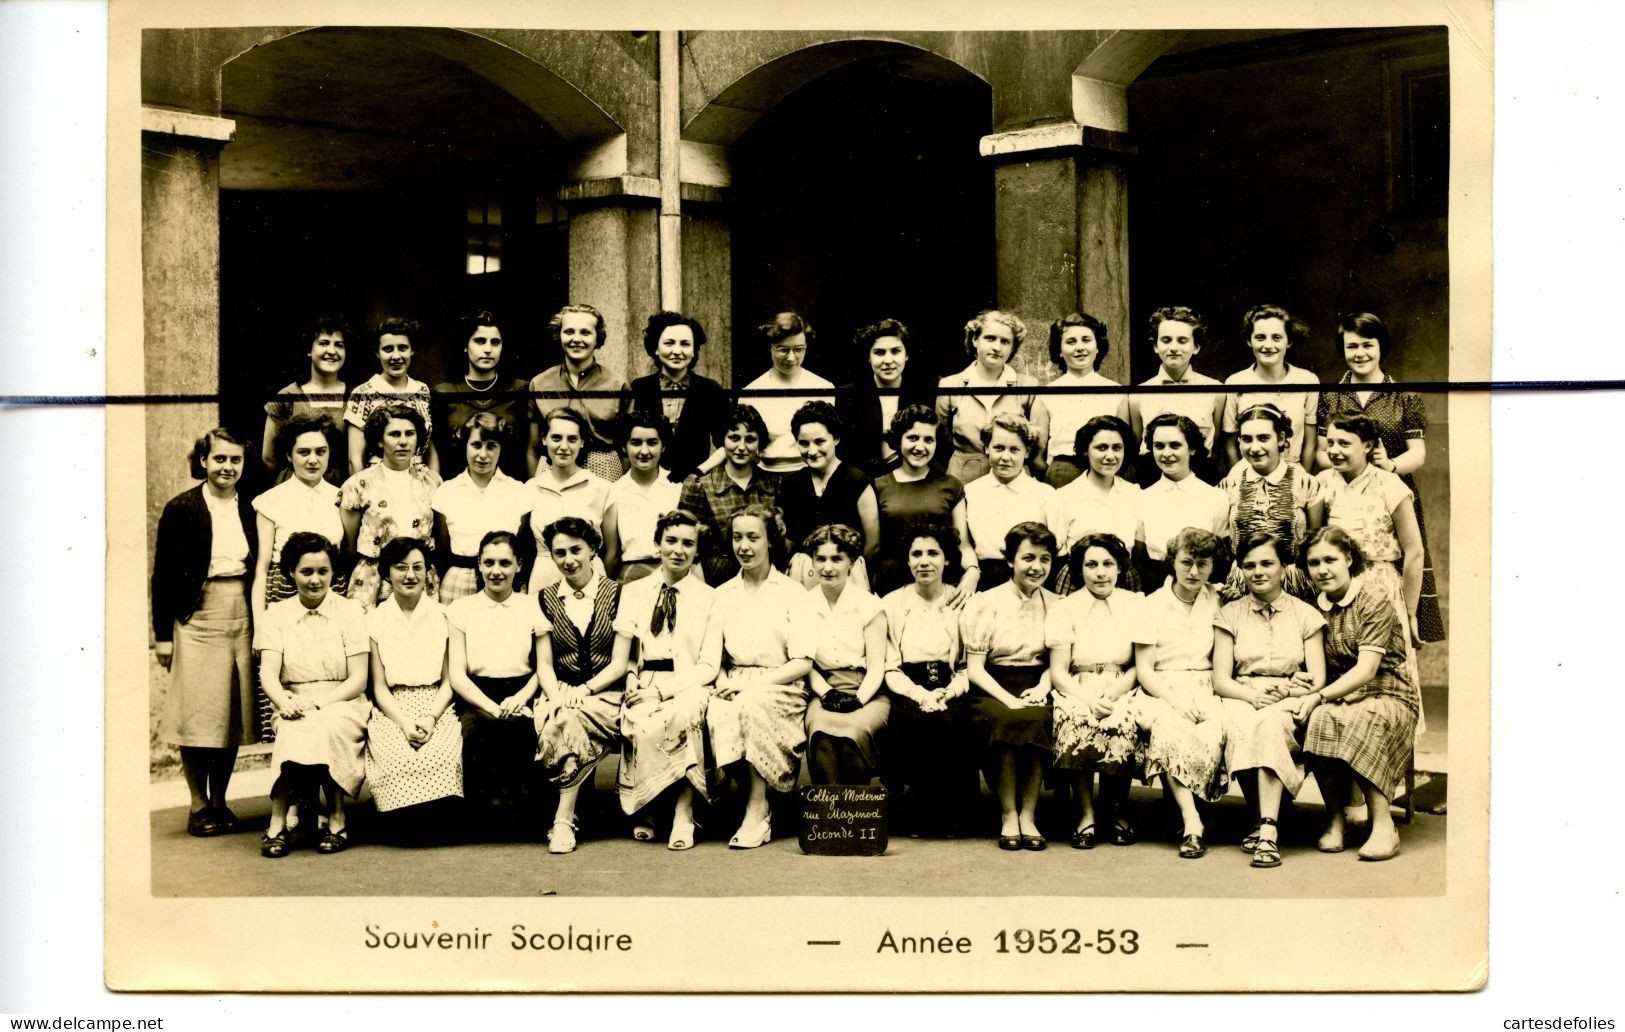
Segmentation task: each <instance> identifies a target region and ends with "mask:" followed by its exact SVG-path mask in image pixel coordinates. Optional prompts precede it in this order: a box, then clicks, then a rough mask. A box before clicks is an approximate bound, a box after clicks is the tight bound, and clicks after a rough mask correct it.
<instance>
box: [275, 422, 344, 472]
mask: <svg viewBox="0 0 1625 1032" xmlns="http://www.w3.org/2000/svg"><path fill="white" fill-rule="evenodd" d="M337 432H338V427H337V426H336V425H335V424H334V423H333V420H332V419H331V418H330V417H329V416H328V415H327V414H326V413H323V414H322V415H319V416H309V415H305V414H304V413H300V414H299V415H297V416H294V417H293V418H291V419H289V420H288V421H287V422H286V423H283V424H282V425H281V426H279V427H277V430H276V438H275V439H274V440H273V441H272V442H271V448H272V449H273V450H274V451H275V452H276V457H277V460H278V461H280V462H288V463H291V462H292V461H293V446H294V444H296V443H297V442H298V440H299V438H301V437H303V436H304V435H306V434H321V435H322V443H323V444H326V445H328V446H329V451H330V452H331V447H332V440H333V438H332V436H331V435H332V434H334V433H337ZM327 459H328V461H329V462H331V461H332V460H333V456H332V455H331V454H329V455H328V456H327Z"/></svg>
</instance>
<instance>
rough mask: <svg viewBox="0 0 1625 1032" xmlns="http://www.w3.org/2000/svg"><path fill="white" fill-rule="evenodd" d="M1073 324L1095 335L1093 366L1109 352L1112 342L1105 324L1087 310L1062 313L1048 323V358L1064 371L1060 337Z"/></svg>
mask: <svg viewBox="0 0 1625 1032" xmlns="http://www.w3.org/2000/svg"><path fill="white" fill-rule="evenodd" d="M1073 326H1081V327H1083V328H1084V329H1086V330H1089V331H1090V332H1092V333H1093V334H1094V335H1095V368H1096V369H1099V368H1100V363H1102V362H1104V361H1105V360H1106V356H1107V355H1109V354H1111V350H1112V342H1111V340H1110V338H1109V336H1108V335H1107V332H1106V324H1105V323H1104V322H1102V321H1100V320H1099V319H1096V318H1095V317H1094V316H1092V315H1090V314H1089V313H1088V312H1073V313H1072V314H1070V315H1063V316H1061V317H1060V318H1059V319H1057V320H1055V321H1054V322H1052V323H1050V324H1049V360H1050V362H1052V363H1053V364H1054V365H1055V368H1057V369H1059V370H1061V371H1062V372H1065V371H1066V359H1064V358H1062V357H1061V338H1062V337H1064V336H1066V331H1067V330H1068V329H1070V328H1071V327H1073Z"/></svg>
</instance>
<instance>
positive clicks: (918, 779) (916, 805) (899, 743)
mask: <svg viewBox="0 0 1625 1032" xmlns="http://www.w3.org/2000/svg"><path fill="white" fill-rule="evenodd" d="M944 665H946V664H944ZM913 666H914V664H911V663H905V664H904V665H903V672H904V673H906V674H908V675H909V677H911V678H912V679H913V680H914V683H915V684H918V685H919V686H920V687H922V688H932V689H934V688H935V687H936V685H932V684H929V683H928V678H927V675H926V674H925V673H924V671H921V670H914V669H910V668H911V667H913ZM886 694H888V695H890V694H891V693H890V692H888V693H886ZM891 700H892V707H891V718H890V720H889V721H888V722H887V725H886V731H885V736H884V740H883V745H882V750H881V758H882V762H883V773H882V776H881V780H882V781H884V782H885V784H886V786H887V787H888V788H889V789H891V790H892V791H893V792H897V791H899V790H900V789H901V788H903V786H907V787H908V790H909V800H910V804H909V809H910V812H911V813H912V814H913V815H914V817H915V818H916V819H917V820H918V821H919V822H920V823H922V824H925V825H937V826H946V825H952V824H955V823H957V822H959V821H961V820H962V819H963V818H964V815H965V814H966V813H967V812H968V811H969V810H970V809H971V808H972V807H974V806H975V804H976V799H977V795H978V793H979V792H980V790H981V783H980V777H981V775H980V774H979V773H978V771H977V769H976V764H975V762H974V759H975V746H974V743H975V740H976V731H975V729H974V728H973V727H972V726H971V699H970V697H969V696H965V695H962V696H960V697H959V698H957V699H953V700H952V701H950V702H949V703H948V706H947V708H945V709H942V710H938V711H937V712H935V713H921V712H920V707H919V705H918V704H916V703H915V702H914V701H913V700H912V699H905V698H903V697H901V696H897V695H892V696H891Z"/></svg>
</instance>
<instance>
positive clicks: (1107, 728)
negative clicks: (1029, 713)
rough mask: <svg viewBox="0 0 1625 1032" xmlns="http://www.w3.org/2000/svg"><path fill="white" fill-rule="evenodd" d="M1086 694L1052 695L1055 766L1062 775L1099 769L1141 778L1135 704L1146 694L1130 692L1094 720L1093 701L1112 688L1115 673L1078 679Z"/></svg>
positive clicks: (1142, 752)
mask: <svg viewBox="0 0 1625 1032" xmlns="http://www.w3.org/2000/svg"><path fill="white" fill-rule="evenodd" d="M1077 678H1078V685H1079V686H1080V687H1081V688H1082V689H1083V692H1084V694H1083V695H1081V696H1078V697H1074V696H1071V695H1065V694H1062V693H1061V692H1054V693H1052V694H1051V695H1050V706H1051V710H1052V714H1053V721H1054V723H1053V729H1054V735H1055V766H1056V767H1058V768H1060V769H1062V770H1098V771H1100V772H1101V773H1102V774H1121V775H1124V776H1128V777H1142V778H1143V777H1144V776H1145V740H1144V736H1143V735H1142V734H1141V733H1140V723H1139V700H1140V699H1142V698H1143V697H1144V693H1143V692H1141V691H1140V690H1139V689H1138V688H1131V689H1129V690H1128V691H1127V692H1125V693H1124V694H1123V696H1122V697H1121V698H1119V699H1118V700H1117V701H1116V702H1115V703H1114V704H1113V708H1112V712H1111V713H1110V714H1109V715H1108V716H1106V717H1105V718H1104V719H1101V718H1097V717H1096V716H1095V715H1094V711H1093V707H1094V702H1095V700H1096V699H1098V698H1100V697H1101V696H1102V695H1104V694H1105V693H1106V692H1107V691H1108V690H1110V689H1111V687H1112V685H1113V683H1114V682H1115V681H1116V680H1117V673H1116V672H1115V671H1113V670H1111V669H1110V668H1107V670H1105V671H1085V672H1080V673H1078V674H1077Z"/></svg>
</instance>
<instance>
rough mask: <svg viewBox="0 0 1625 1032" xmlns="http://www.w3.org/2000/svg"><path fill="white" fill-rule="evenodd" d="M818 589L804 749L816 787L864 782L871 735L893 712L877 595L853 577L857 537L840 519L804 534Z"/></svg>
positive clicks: (869, 770) (870, 771)
mask: <svg viewBox="0 0 1625 1032" xmlns="http://www.w3.org/2000/svg"><path fill="white" fill-rule="evenodd" d="M805 545H806V548H807V550H808V551H809V552H811V553H812V569H813V575H814V577H815V578H816V584H817V586H816V587H814V588H812V589H811V590H810V592H809V594H810V596H811V597H812V598H813V600H814V606H813V608H814V609H815V610H816V611H817V613H818V617H819V624H818V629H817V634H818V637H817V642H818V644H817V648H816V649H815V650H814V652H813V667H812V672H811V673H810V674H809V675H808V682H809V685H810V687H811V688H812V691H813V694H814V695H815V696H817V698H816V699H815V700H813V701H812V702H810V703H809V704H808V706H807V750H808V752H809V754H810V755H811V757H812V780H813V783H814V784H820V785H867V784H868V783H869V781H870V779H872V778H873V777H874V775H875V769H876V767H877V763H876V756H875V736H876V735H877V734H878V733H879V732H880V731H881V729H883V728H884V727H885V726H886V721H887V718H889V717H890V716H891V698H890V696H888V695H886V694H885V693H884V692H882V691H881V690H880V689H881V688H882V687H884V685H885V677H886V616H885V614H884V613H882V612H881V611H880V600H879V599H878V598H875V597H874V595H872V594H870V593H869V592H868V591H867V590H865V589H864V587H863V586H862V585H860V584H857V583H855V582H854V581H852V580H851V576H852V564H853V563H855V562H857V561H858V559H859V558H861V557H862V555H863V539H862V538H860V537H859V536H858V532H857V531H855V530H853V529H852V528H851V527H848V526H845V525H843V524H839V523H836V524H826V525H824V526H822V527H819V528H818V529H817V530H814V531H813V532H812V533H811V534H809V535H808V536H807V540H806V542H805Z"/></svg>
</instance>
